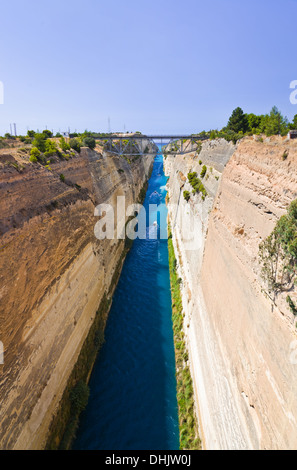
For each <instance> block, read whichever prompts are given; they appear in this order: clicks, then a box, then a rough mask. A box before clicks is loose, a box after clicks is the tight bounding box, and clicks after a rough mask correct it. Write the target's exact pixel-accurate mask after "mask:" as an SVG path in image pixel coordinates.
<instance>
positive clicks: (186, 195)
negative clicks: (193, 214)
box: [183, 191, 191, 202]
mask: <svg viewBox="0 0 297 470" xmlns="http://www.w3.org/2000/svg"><path fill="white" fill-rule="evenodd" d="M183 196H184V199H185V200H186V201H187V202H188V200H189V199H190V197H191V194H190V193H189V191H184V192H183Z"/></svg>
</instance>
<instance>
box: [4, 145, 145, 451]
mask: <svg viewBox="0 0 297 470" xmlns="http://www.w3.org/2000/svg"><path fill="white" fill-rule="evenodd" d="M1 157H2V156H0V191H1V198H0V206H1V220H0V234H1V246H0V340H1V341H2V343H3V344H4V349H5V355H4V357H5V361H4V365H3V366H0V394H1V404H0V447H1V448H2V449H42V448H43V447H44V446H45V443H46V440H47V434H48V429H49V426H50V423H51V421H52V418H53V416H54V415H55V413H56V412H57V409H58V406H59V402H60V400H61V397H62V395H63V392H64V390H65V387H66V385H67V381H68V379H69V376H70V374H71V371H72V369H73V367H74V365H75V363H76V361H77V358H78V355H79V353H80V350H81V348H82V345H83V343H84V341H85V339H86V337H87V335H88V332H89V330H90V327H91V325H92V323H93V321H94V317H95V314H96V310H97V309H98V306H99V304H100V302H101V300H102V299H103V296H104V294H105V295H106V294H107V293H108V292H109V291H110V288H111V284H112V280H113V278H114V275H115V270H116V269H117V267H118V263H119V261H120V259H121V256H122V253H123V250H124V240H118V239H116V238H115V239H112V240H108V239H105V240H100V241H99V240H97V239H96V238H95V235H94V226H95V223H96V222H97V220H98V218H97V217H94V209H95V207H96V206H97V205H98V204H101V203H106V204H112V205H113V206H114V207H116V203H117V196H125V198H126V206H127V205H129V204H132V203H134V202H137V199H138V196H139V193H140V191H141V189H142V187H143V185H144V183H145V182H146V180H147V178H148V175H149V171H150V168H151V165H152V162H153V157H152V156H148V155H146V156H144V157H141V158H138V159H135V160H134V161H133V159H131V161H130V163H128V161H126V160H125V159H124V158H121V157H116V156H112V155H106V154H103V155H102V154H100V153H98V152H97V151H92V150H90V149H88V148H83V149H82V150H81V153H80V154H76V156H75V157H73V158H71V159H70V160H69V161H67V162H66V161H59V162H56V163H53V164H51V171H49V170H48V169H46V168H45V167H43V166H41V165H39V164H24V165H15V167H13V166H11V165H9V159H8V160H7V158H4V157H2V158H1ZM7 161H8V164H7ZM60 175H63V176H62V177H60ZM116 227H117V225H116V221H115V228H116Z"/></svg>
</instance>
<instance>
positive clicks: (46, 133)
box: [42, 129, 53, 138]
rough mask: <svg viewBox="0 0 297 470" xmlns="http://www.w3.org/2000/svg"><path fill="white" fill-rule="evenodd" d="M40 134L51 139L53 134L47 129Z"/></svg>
mask: <svg viewBox="0 0 297 470" xmlns="http://www.w3.org/2000/svg"><path fill="white" fill-rule="evenodd" d="M42 133H43V134H44V135H46V136H47V137H48V138H50V137H53V133H52V132H51V131H49V130H48V129H45V130H44V131H42Z"/></svg>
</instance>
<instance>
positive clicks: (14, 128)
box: [13, 122, 17, 137]
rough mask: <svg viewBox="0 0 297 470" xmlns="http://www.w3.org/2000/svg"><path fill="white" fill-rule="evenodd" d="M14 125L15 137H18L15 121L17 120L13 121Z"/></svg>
mask: <svg viewBox="0 0 297 470" xmlns="http://www.w3.org/2000/svg"><path fill="white" fill-rule="evenodd" d="M13 127H14V135H15V137H16V135H17V131H16V123H15V122H14V123H13Z"/></svg>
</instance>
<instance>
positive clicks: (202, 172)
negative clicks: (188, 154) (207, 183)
mask: <svg viewBox="0 0 297 470" xmlns="http://www.w3.org/2000/svg"><path fill="white" fill-rule="evenodd" d="M206 172H207V167H206V165H203V167H202V170H201V173H200V176H201V178H204V176H205V174H206Z"/></svg>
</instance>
